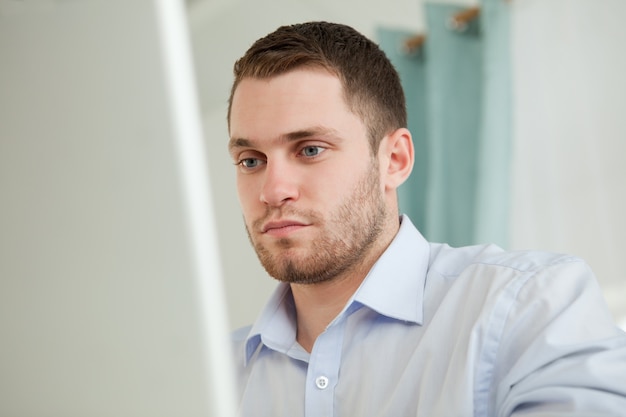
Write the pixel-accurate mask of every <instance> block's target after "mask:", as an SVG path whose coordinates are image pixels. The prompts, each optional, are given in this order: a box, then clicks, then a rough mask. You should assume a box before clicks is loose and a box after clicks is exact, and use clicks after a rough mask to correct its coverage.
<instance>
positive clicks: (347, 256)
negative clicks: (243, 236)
mask: <svg viewBox="0 0 626 417" xmlns="http://www.w3.org/2000/svg"><path fill="white" fill-rule="evenodd" d="M376 162H377V161H376ZM379 178H380V177H379V173H378V166H377V164H375V166H374V167H372V168H371V170H369V171H368V172H366V173H365V174H364V175H363V177H362V178H361V179H360V180H359V182H358V184H357V186H356V187H355V188H354V189H353V190H354V191H353V192H352V194H350V195H349V196H347V197H346V198H345V199H344V200H343V201H342V202H341V204H340V205H339V206H338V207H337V208H336V209H335V210H334V211H333V212H331V213H330V214H329V215H328V216H327V217H326V218H325V217H324V216H323V215H322V214H321V213H319V212H315V211H309V210H297V209H294V208H291V207H290V208H286V207H282V208H275V209H271V208H268V210H267V213H266V215H265V216H264V217H263V218H262V219H259V220H257V221H256V222H255V226H257V225H259V224H262V223H263V222H264V221H265V220H266V219H267V218H269V217H270V216H271V215H272V214H273V213H274V212H275V211H279V212H280V216H289V215H295V216H298V218H302V219H307V221H310V222H311V223H312V224H314V225H316V226H317V227H318V228H319V235H318V237H317V238H316V239H315V240H313V241H312V242H308V243H309V244H310V245H309V246H310V247H309V249H308V250H307V251H306V253H304V254H303V255H300V256H296V254H295V253H293V252H295V251H292V250H291V249H292V248H293V247H295V246H296V244H297V243H296V241H295V240H292V239H290V238H284V239H280V240H278V241H276V242H275V246H276V248H275V249H274V250H273V251H272V250H270V248H268V247H266V246H265V245H263V244H262V243H260V242H258V241H255V240H254V238H253V236H252V235H251V234H250V230H249V229H248V227H247V226H246V230H247V232H248V237H249V238H250V241H251V242H252V245H253V246H254V249H255V251H256V253H257V256H258V258H259V260H260V261H261V264H262V265H263V267H264V268H265V270H266V271H267V273H268V274H269V275H270V276H272V277H274V278H275V279H277V280H279V281H282V282H288V283H298V284H316V283H321V282H325V281H330V280H332V279H333V278H335V277H336V276H339V275H341V274H342V273H344V272H346V271H349V270H350V269H352V268H354V267H356V266H358V265H360V264H361V262H362V260H363V259H364V258H365V257H366V256H367V254H368V250H369V249H370V248H372V246H374V243H375V242H376V240H377V238H378V237H379V236H380V235H381V233H382V231H383V228H384V223H385V219H386V216H387V209H386V205H385V201H384V198H383V195H382V192H381V190H380V179H379ZM253 230H258V228H257V227H255V228H254V229H253ZM299 250H302V249H299Z"/></svg>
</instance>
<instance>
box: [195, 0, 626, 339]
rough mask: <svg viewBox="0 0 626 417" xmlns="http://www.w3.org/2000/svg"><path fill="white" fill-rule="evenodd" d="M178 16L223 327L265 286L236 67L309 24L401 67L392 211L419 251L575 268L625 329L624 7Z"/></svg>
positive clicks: (486, 4)
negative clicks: (567, 257) (346, 28)
mask: <svg viewBox="0 0 626 417" xmlns="http://www.w3.org/2000/svg"><path fill="white" fill-rule="evenodd" d="M188 12H189V23H190V31H191V40H192V45H193V53H194V59H195V68H196V76H197V82H198V87H199V97H200V102H201V109H202V117H203V123H204V129H205V134H206V140H207V143H208V149H209V160H210V171H211V178H212V185H213V193H214V202H215V210H216V217H217V219H218V222H217V228H218V239H219V247H220V252H221V257H222V262H223V263H222V266H223V270H224V275H225V279H226V290H227V294H228V305H229V313H230V323H231V326H232V327H233V328H236V327H239V326H242V325H244V324H247V323H251V322H252V321H253V320H254V318H255V316H256V314H257V313H258V311H259V309H260V308H261V306H262V304H263V303H264V302H265V300H266V298H267V296H268V294H269V293H270V292H271V290H272V289H273V288H274V285H275V282H274V281H273V280H272V279H270V278H268V277H267V275H266V273H265V271H264V270H263V269H262V268H261V267H260V266H259V264H258V261H257V259H256V255H255V254H254V252H253V250H252V249H251V247H250V245H249V242H248V239H247V236H246V233H245V230H244V227H243V221H242V217H241V212H240V209H239V205H238V202H237V196H236V192H235V182H234V174H235V171H234V168H233V166H232V164H231V161H230V159H229V157H228V154H227V151H226V143H227V140H228V132H227V126H226V108H227V99H228V96H229V91H230V86H231V82H232V65H233V63H234V62H235V60H236V59H237V58H238V57H240V56H241V55H242V54H243V53H244V52H245V50H246V49H247V48H248V47H249V46H250V45H251V44H252V42H254V41H255V40H256V39H257V38H259V37H261V36H263V35H265V34H267V33H269V32H271V31H273V30H274V29H275V28H276V27H278V26H279V25H283V24H292V23H297V22H303V21H307V20H328V21H334V22H340V23H345V24H348V25H351V26H353V27H355V28H356V29H357V30H359V31H361V32H362V33H364V34H365V35H367V36H369V37H370V38H372V39H374V40H375V41H376V42H377V43H379V44H380V45H381V47H382V48H383V49H384V50H385V51H386V52H387V54H388V55H389V56H390V58H391V59H392V61H393V62H394V64H395V65H396V66H397V68H398V69H399V71H400V73H401V76H402V81H403V83H404V86H405V89H406V90H407V101H408V107H409V119H410V120H409V125H410V126H409V127H410V128H411V130H412V132H413V135H414V140H415V146H416V150H417V154H416V159H417V163H416V167H415V171H414V173H413V175H412V177H411V179H410V180H409V181H408V183H407V184H406V185H405V186H403V188H402V190H401V192H400V194H401V195H400V199H401V206H402V208H403V210H404V211H405V212H407V213H409V214H410V216H411V218H412V219H413V220H414V222H415V223H416V224H417V225H418V226H419V228H420V230H421V231H422V233H423V234H424V235H425V236H426V237H427V238H428V239H430V240H434V241H446V242H450V243H451V244H453V245H463V244H471V243H482V242H496V243H498V244H500V245H501V246H503V247H505V248H507V249H541V250H549V251H555V252H565V253H571V254H574V255H577V256H580V257H582V258H584V259H586V260H587V261H588V262H589V263H590V265H591V266H592V268H593V270H594V271H595V273H596V275H597V277H598V280H599V282H600V284H601V286H602V288H603V291H604V294H605V296H606V299H607V302H608V303H609V306H610V309H611V311H612V312H613V314H614V316H615V318H616V320H617V321H618V322H619V323H620V324H621V326H622V327H626V275H625V274H624V272H623V267H622V264H621V262H622V259H621V257H622V256H625V255H626V243H625V241H624V236H625V235H626V220H625V218H624V214H623V213H625V212H626V186H625V184H624V182H625V180H626V164H625V163H624V162H626V117H625V109H626V78H625V77H624V74H626V53H624V45H625V44H626V30H624V26H623V21H624V19H623V17H624V16H626V2H623V1H621V0H596V1H593V2H590V1H586V0H511V1H504V0H485V1H482V2H479V1H470V0H448V1H446V2H440V1H422V0H388V1H385V2H381V1H377V0H360V1H358V2H357V1H341V2H337V1H334V0H301V1H285V0H271V1H263V2H258V1H246V0H239V1H237V0H189V1H188Z"/></svg>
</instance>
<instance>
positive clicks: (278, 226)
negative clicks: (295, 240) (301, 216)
mask: <svg viewBox="0 0 626 417" xmlns="http://www.w3.org/2000/svg"><path fill="white" fill-rule="evenodd" d="M306 226H308V224H306V223H303V222H300V221H297V220H276V221H269V222H267V223H265V224H264V225H263V227H262V228H261V232H262V233H267V234H272V235H284V234H289V233H291V232H294V231H296V230H300V229H301V228H303V227H306Z"/></svg>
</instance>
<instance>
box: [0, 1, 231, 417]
mask: <svg viewBox="0 0 626 417" xmlns="http://www.w3.org/2000/svg"><path fill="white" fill-rule="evenodd" d="M184 7H185V6H184V4H182V2H178V1H175V0H133V1H130V2H129V1H126V0H88V1H73V0H64V1H60V0H19V1H18V0H0V416H11V417H19V416H29V417H37V416H63V417H70V416H81V417H87V416H92V417H93V416H107V417H109V416H119V417H121V416H127V417H139V416H151V417H155V416H168V417H169V416H220V417H223V416H229V415H233V411H234V406H233V399H234V395H233V385H234V383H233V379H234V378H233V372H232V369H231V365H232V362H231V357H230V355H231V353H230V348H229V340H228V338H229V336H228V332H229V330H228V329H229V325H228V319H227V317H226V308H225V305H224V299H225V296H224V289H223V282H222V275H221V269H220V268H221V267H220V260H219V257H218V248H217V243H216V242H217V240H216V236H215V234H216V229H215V226H214V223H215V219H214V218H213V209H212V203H211V193H210V183H209V178H208V175H209V174H208V169H207V167H206V155H207V154H206V152H210V150H206V149H205V148H204V141H203V138H202V134H201V126H200V116H199V110H198V105H197V99H196V96H195V94H196V92H195V86H194V76H193V70H192V60H191V57H190V52H189V50H190V47H189V44H188V34H187V28H186V15H185V9H184Z"/></svg>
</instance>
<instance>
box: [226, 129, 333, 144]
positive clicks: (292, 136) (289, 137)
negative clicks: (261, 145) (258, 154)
mask: <svg viewBox="0 0 626 417" xmlns="http://www.w3.org/2000/svg"><path fill="white" fill-rule="evenodd" d="M313 136H327V137H328V136H330V137H332V138H334V139H336V140H339V139H340V137H339V135H338V133H337V131H336V130H335V129H332V128H328V127H323V126H315V127H311V128H307V129H302V130H296V131H294V132H289V133H285V134H283V135H280V136H279V137H278V141H279V142H293V141H296V140H300V139H306V138H310V137H313ZM254 145H255V142H254V141H253V140H250V139H247V138H231V139H230V141H229V142H228V149H229V150H233V149H235V148H253V147H254Z"/></svg>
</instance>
